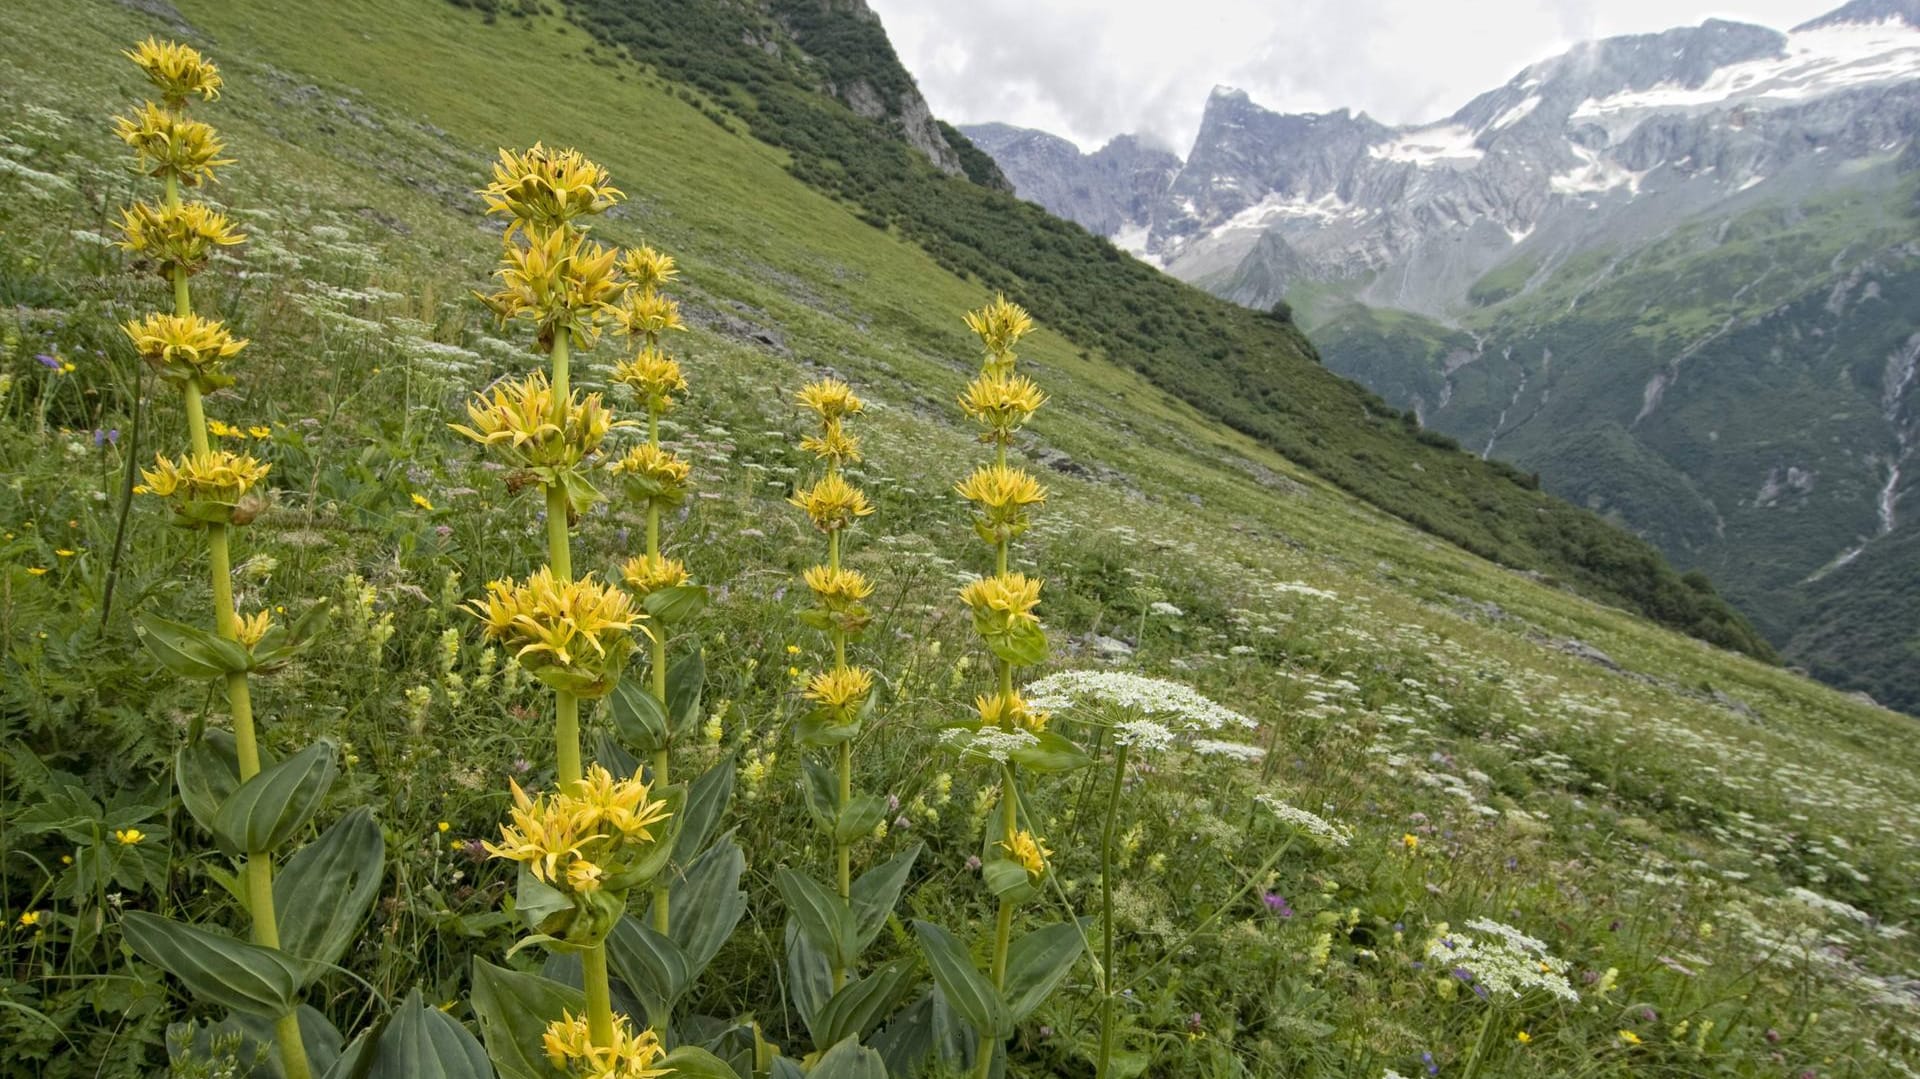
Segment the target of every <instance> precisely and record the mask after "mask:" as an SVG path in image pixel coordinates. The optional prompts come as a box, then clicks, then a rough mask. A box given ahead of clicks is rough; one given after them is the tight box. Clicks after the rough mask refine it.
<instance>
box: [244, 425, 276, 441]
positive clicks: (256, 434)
mask: <svg viewBox="0 0 1920 1079" xmlns="http://www.w3.org/2000/svg"><path fill="white" fill-rule="evenodd" d="M247 434H248V435H249V436H251V437H253V438H259V439H268V438H272V437H273V428H271V427H269V426H267V425H266V424H264V423H256V424H252V425H251V426H249V427H248V428H247Z"/></svg>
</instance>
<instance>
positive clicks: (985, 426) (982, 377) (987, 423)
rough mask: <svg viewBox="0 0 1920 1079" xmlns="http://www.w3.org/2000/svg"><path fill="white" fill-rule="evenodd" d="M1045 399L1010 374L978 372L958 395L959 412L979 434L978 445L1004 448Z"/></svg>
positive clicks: (1035, 386) (1031, 384)
mask: <svg viewBox="0 0 1920 1079" xmlns="http://www.w3.org/2000/svg"><path fill="white" fill-rule="evenodd" d="M1046 403H1047V395H1046V394H1044V393H1042V392H1041V391H1040V386H1039V384H1038V383H1036V382H1034V381H1033V380H1032V379H1030V378H1028V377H1026V376H1025V375H1016V374H1014V373H1013V372H1012V371H982V372H981V373H980V374H979V376H978V377H976V378H975V379H974V380H973V381H972V382H969V383H967V390H966V392H965V393H963V394H961V395H960V409H961V411H963V412H965V413H966V414H967V416H968V417H970V418H971V419H972V420H973V421H974V422H976V423H978V424H979V425H980V426H981V428H982V430H981V432H980V441H982V442H986V443H998V444H1000V445H1007V444H1009V443H1011V442H1012V441H1013V433H1014V432H1015V431H1018V430H1019V429H1020V428H1021V427H1022V426H1024V425H1025V424H1026V422H1027V421H1028V420H1030V419H1032V418H1033V414H1034V413H1035V412H1038V411H1039V410H1040V406H1041V405H1044V404H1046Z"/></svg>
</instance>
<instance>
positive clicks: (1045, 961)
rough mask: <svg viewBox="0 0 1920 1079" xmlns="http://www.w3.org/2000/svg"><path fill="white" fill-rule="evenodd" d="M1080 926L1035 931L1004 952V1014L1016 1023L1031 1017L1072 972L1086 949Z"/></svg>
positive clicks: (1069, 925)
mask: <svg viewBox="0 0 1920 1079" xmlns="http://www.w3.org/2000/svg"><path fill="white" fill-rule="evenodd" d="M1080 933H1081V927H1079V926H1077V925H1075V924H1074V923H1072V922H1061V923H1059V924H1057V925H1050V926H1047V927H1045V928H1043V929H1036V930H1034V931H1033V932H1031V933H1028V934H1027V935H1026V936H1024V937H1021V938H1020V939H1019V940H1016V941H1014V942H1013V945H1012V946H1011V947H1010V948H1009V949H1008V950H1007V988H1006V1000H1007V1015H1008V1018H1009V1019H1011V1020H1012V1021H1013V1022H1015V1023H1018V1022H1020V1021H1021V1020H1023V1019H1025V1018H1026V1017H1027V1016H1029V1015H1032V1014H1033V1012H1034V1009H1036V1008H1038V1007H1040V1004H1041V1002H1042V1001H1044V1000H1046V999H1047V997H1048V996H1049V995H1051V994H1052V993H1053V991H1054V990H1055V989H1057V988H1059V986H1060V983H1061V982H1063V981H1065V980H1066V977H1067V974H1068V973H1069V972H1071V971H1072V970H1073V964H1074V962H1075V961H1076V960H1078V959H1079V958H1080V953H1081V952H1082V951H1083V950H1085V947H1086V940H1085V938H1083V937H1082V936H1081V935H1080Z"/></svg>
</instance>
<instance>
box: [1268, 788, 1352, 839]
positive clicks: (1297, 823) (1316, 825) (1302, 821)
mask: <svg viewBox="0 0 1920 1079" xmlns="http://www.w3.org/2000/svg"><path fill="white" fill-rule="evenodd" d="M1255 800H1256V801H1258V802H1259V803H1260V804H1261V805H1263V806H1266V807H1267V808H1268V809H1270V810H1272V811H1273V815H1274V816H1276V817H1279V818H1280V820H1281V823H1283V824H1290V825H1292V826H1293V827H1295V828H1298V829H1300V830H1301V831H1303V832H1305V833H1307V835H1308V837H1310V838H1311V839H1313V840H1314V841H1315V842H1317V843H1320V844H1321V845H1323V846H1328V847H1344V846H1347V845H1348V844H1350V843H1352V842H1353V831H1352V829H1350V828H1347V827H1345V826H1343V825H1339V824H1335V823H1333V822H1332V821H1330V820H1327V819H1326V818H1325V817H1322V816H1319V815H1318V814H1315V813H1309V812H1307V811H1306V810H1304V809H1300V808H1298V807H1296V806H1290V805H1288V804H1287V803H1285V802H1283V801H1281V800H1280V799H1278V798H1275V797H1274V796H1273V795H1271V794H1262V795H1257V796H1256V798H1255Z"/></svg>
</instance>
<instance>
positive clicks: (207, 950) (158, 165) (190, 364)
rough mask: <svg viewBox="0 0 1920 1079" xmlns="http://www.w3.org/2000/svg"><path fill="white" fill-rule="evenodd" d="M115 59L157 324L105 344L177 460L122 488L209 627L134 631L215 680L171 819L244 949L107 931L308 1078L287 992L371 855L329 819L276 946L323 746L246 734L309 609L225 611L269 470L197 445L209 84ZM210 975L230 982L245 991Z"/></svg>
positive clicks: (298, 869)
mask: <svg viewBox="0 0 1920 1079" xmlns="http://www.w3.org/2000/svg"><path fill="white" fill-rule="evenodd" d="M125 55H126V56H127V58H128V59H130V60H131V61H133V63H134V64H135V65H136V66H137V67H139V68H140V70H141V71H142V72H143V73H144V74H145V75H146V77H147V79H148V81H149V82H150V83H151V84H152V85H153V86H154V87H155V88H157V89H158V90H159V92H160V96H161V100H160V101H159V102H154V101H147V102H145V103H143V104H142V105H141V106H140V107H139V108H137V109H135V110H133V111H132V112H131V113H130V114H129V115H126V116H122V117H119V118H117V119H116V121H115V128H116V133H117V134H118V135H119V137H120V138H121V140H122V141H124V142H125V143H126V144H127V146H128V147H129V148H130V149H131V150H132V151H133V154H134V157H135V160H136V162H137V168H138V170H139V171H140V172H141V173H143V174H144V175H147V176H150V177H152V178H154V179H157V180H159V181H160V186H161V198H160V201H159V202H158V203H157V204H155V203H150V202H145V201H142V202H136V203H134V204H133V205H132V206H129V207H127V208H126V209H125V210H124V211H123V213H122V216H121V229H122V231H123V233H124V234H125V239H124V240H123V242H122V245H121V246H122V247H124V248H125V249H127V250H128V251H131V252H132V253H133V254H134V255H135V256H136V258H137V259H138V260H140V261H141V262H142V263H144V264H145V265H147V266H149V267H151V268H152V270H153V271H154V272H155V273H156V274H157V275H158V276H159V277H160V278H161V279H162V280H163V281H165V282H166V284H167V286H168V288H169V291H170V292H171V293H172V301H173V303H172V307H173V311H172V313H171V314H166V313H154V314H149V315H146V316H143V317H140V318H136V319H133V320H130V321H129V322H127V323H126V324H125V325H124V326H123V327H122V329H123V330H124V331H125V333H126V335H127V337H128V339H129V340H130V341H131V342H132V344H133V347H134V349H135V351H137V352H138V353H139V355H140V357H141V359H142V360H143V361H145V362H146V363H147V364H148V365H149V366H151V367H152V368H153V369H154V370H155V371H156V372H157V373H158V374H159V376H160V378H161V380H162V381H163V382H164V383H166V384H170V385H172V386H174V387H175V388H177V389H178V390H179V392H180V395H181V401H182V404H183V408H184V411H185V414H186V420H187V442H188V447H189V449H188V451H187V452H186V453H185V454H182V455H180V456H177V457H168V456H165V455H156V456H155V460H154V467H153V468H152V469H150V470H147V469H143V470H142V476H143V478H144V480H145V483H143V484H142V485H141V486H140V487H139V488H138V490H140V491H141V492H143V493H147V494H152V495H154V496H157V497H159V498H161V499H163V500H165V501H167V502H168V503H169V505H170V507H171V508H172V510H173V514H174V519H175V521H176V523H178V524H180V525H183V526H186V527H189V528H193V529H196V530H199V531H201V532H204V533H205V534H206V538H207V562H208V571H209V577H210V584H211V589H212V596H213V625H214V629H213V632H211V633H209V632H207V631H205V630H203V629H200V628H198V627H195V626H191V625H187V624H184V623H178V622H171V621H167V620H165V619H159V618H153V617H149V616H142V617H141V618H139V619H138V628H139V631H140V635H141V638H142V640H143V642H144V643H145V644H146V645H147V647H148V649H149V650H150V651H151V652H152V653H153V654H154V655H155V657H156V658H158V659H159V660H160V661H161V662H162V663H163V664H164V665H165V666H166V667H167V668H168V669H169V670H171V671H173V672H174V673H176V674H179V675H182V676H184V677H188V678H194V679H212V678H217V679H219V680H220V681H221V682H222V683H223V685H224V688H225V690H226V702H227V711H228V716H229V719H230V722H231V725H232V729H231V734H230V736H229V735H228V734H227V732H216V731H208V730H206V729H205V726H204V723H203V722H201V721H196V722H195V724H194V727H193V730H192V736H191V738H190V741H189V744H188V745H187V746H186V747H185V748H183V749H182V750H181V751H180V754H179V756H178V758H177V761H176V770H177V773H178V780H179V785H180V793H181V800H182V802H183V803H184V804H185V805H186V807H187V809H188V811H189V812H190V813H191V814H192V815H193V817H194V818H195V819H196V820H197V821H199V822H200V823H201V824H202V825H203V826H204V827H206V828H207V829H208V830H209V831H211V832H212V833H213V834H214V836H215V838H216V839H217V840H219V842H220V845H221V846H222V848H224V849H225V850H226V851H227V852H228V853H230V854H232V855H234V856H236V857H237V858H238V859H239V860H240V862H241V864H242V871H241V879H242V881H243V882H244V886H245V890H246V891H245V896H246V909H247V913H248V917H249V921H250V932H249V936H250V943H243V942H240V941H238V940H235V939H233V938H231V937H227V936H225V935H223V934H220V933H217V932H214V931H211V930H207V929H202V928H198V927H194V926H190V925H186V924H184V923H180V922H174V921H172V920H169V919H165V918H160V917H156V916H153V915H149V914H143V913H137V912H136V913H129V914H128V915H127V916H126V918H125V921H124V923H123V927H124V930H125V933H126V936H127V939H128V942H129V943H130V944H131V945H132V946H133V948H134V950H135V951H136V952H138V953H139V954H140V955H141V956H142V957H144V958H146V959H148V960H150V961H152V962H154V963H155V964H156V965H158V966H160V967H162V968H163V969H166V970H168V971H169V972H171V973H173V974H174V975H175V976H177V977H179V978H180V979H181V980H182V981H183V982H185V983H187V985H188V986H189V987H190V988H192V989H193V990H194V991H195V992H196V993H197V994H199V995H200V996H202V997H204V998H207V999H209V1000H211V1001H213V1002H215V1003H220V1004H225V1005H226V1006H228V1007H230V1008H233V1009H235V1010H237V1011H246V1012H251V1013H253V1014H256V1015H260V1016H263V1017H265V1018H267V1019H270V1020H271V1021H272V1022H273V1030H274V1041H275V1047H276V1051H277V1055H278V1058H279V1063H280V1070H281V1072H282V1073H283V1074H284V1075H285V1076H287V1077H288V1079H307V1077H308V1076H310V1075H311V1074H312V1069H311V1066H310V1064H309V1061H308V1059H307V1053H306V1048H305V1045H304V1042H303V1037H302V1033H301V1022H300V1018H299V1014H298V1006H299V994H300V992H301V990H302V989H303V988H304V986H305V985H306V983H307V982H309V981H311V980H312V978H313V977H314V976H316V975H317V973H318V972H319V971H320V970H322V969H324V968H325V966H326V965H327V964H331V963H334V962H336V961H337V960H338V959H339V957H340V955H341V953H342V952H344V950H345V947H346V945H347V943H349V942H350V940H351V938H352V935H353V933H354V931H355V928H356V927H357V925H358V923H359V920H360V919H361V918H362V917H364V915H365V913H366V910H367V908H368V905H369V904H370V903H371V901H372V895H373V892H374V891H375V890H376V887H375V886H376V885H377V881H378V879H379V872H380V866H381V864H382V857H383V844H382V843H381V840H380V836H379V830H378V828H377V827H376V826H375V825H374V824H373V822H372V819H371V817H370V816H369V815H368V814H367V813H366V812H365V811H364V810H363V811H359V812H357V813H354V814H349V815H348V816H347V817H345V818H343V819H342V820H341V821H339V822H337V823H336V824H335V825H334V826H333V827H331V828H329V829H327V830H326V832H325V833H323V834H322V836H321V837H320V838H319V839H318V840H316V842H315V844H314V845H315V846H316V847H324V848H326V854H327V856H328V857H329V858H331V859H334V862H333V864H334V865H335V866H337V867H342V868H339V869H336V870H334V871H331V872H328V871H325V870H319V869H317V868H316V866H318V865H319V864H320V863H321V861H322V859H320V858H317V857H316V858H314V859H301V858H298V857H296V858H295V859H294V860H293V861H291V862H290V863H289V873H290V874H291V877H292V890H293V891H294V892H296V893H298V894H300V895H301V899H302V902H303V903H305V904H307V905H308V906H307V908H306V909H304V910H302V911H300V912H297V913H296V915H295V916H294V917H293V918H292V919H291V921H290V923H289V925H290V927H291V928H290V931H289V932H288V933H287V934H285V935H284V936H283V933H282V923H281V917H280V912H279V910H278V908H277V906H276V901H277V900H276V895H275V886H274V855H275V852H276V850H277V849H278V848H280V847H282V846H284V845H286V844H287V843H288V841H289V840H291V839H292V838H293V837H294V836H295V835H298V834H300V833H302V832H303V831H304V830H305V828H306V825H307V824H308V822H309V821H310V820H311V819H312V817H313V815H314V814H315V813H316V812H317V811H318V810H319V808H320V806H321V804H322V803H323V802H324V800H325V797H326V793H327V789H328V788H329V787H330V786H331V783H332V779H333V776H334V769H335V761H334V748H333V746H331V745H330V744H327V743H324V742H322V743H317V744H315V745H313V746H309V747H308V748H307V749H305V750H302V751H300V752H299V753H296V754H294V755H292V756H290V757H288V758H286V759H284V760H281V761H278V762H274V761H271V760H267V759H266V755H265V754H264V753H263V751H262V749H261V745H260V737H259V732H258V730H257V728H256V724H255V720H254V714H253V697H252V688H251V683H250V676H251V675H253V674H255V673H267V672H271V671H273V670H275V669H277V668H279V667H281V666H284V665H285V664H286V663H287V662H289V661H290V660H291V659H292V658H293V657H294V656H295V655H296V654H297V653H298V652H299V651H301V650H302V649H303V648H304V647H305V646H306V644H307V643H308V642H309V640H310V638H311V634H312V632H313V630H314V629H315V628H316V627H317V626H318V624H319V622H320V620H321V618H322V617H324V611H325V607H324V605H321V604H316V605H315V606H313V607H312V608H310V609H309V611H308V612H307V613H306V614H305V615H303V616H301V617H300V618H299V619H297V620H296V621H295V622H294V623H293V624H291V625H276V624H275V623H274V621H273V618H272V615H271V613H270V612H269V611H266V610H262V611H259V612H257V613H254V614H250V615H242V614H241V612H240V611H239V610H238V608H237V607H236V605H235V602H234V579H233V552H232V534H233V531H234V530H235V529H237V528H240V527H243V526H245V525H246V524H247V523H248V522H250V521H252V520H253V519H254V517H255V516H256V515H257V514H258V513H259V512H260V511H261V509H262V508H263V506H264V505H265V499H264V497H263V495H264V493H263V491H262V490H261V486H262V484H263V483H264V481H265V480H266V478H267V475H268V473H269V471H270V470H271V466H270V465H269V464H267V463H265V462H262V461H259V460H256V459H255V458H254V457H253V456H251V455H249V454H243V453H234V452H231V451H228V450H222V449H215V448H214V447H213V446H212V444H211V443H210V441H209V427H210V424H209V421H208V419H207V409H206V401H205V399H206V396H207V395H209V394H212V393H214V392H216V391H218V390H221V389H224V388H226V387H228V386H231V385H233V384H234V381H235V379H234V376H233V375H232V374H230V373H229V372H228V370H227V368H228V365H229V363H230V362H231V361H232V360H233V359H234V357H235V356H236V355H238V354H239V353H240V352H241V350H242V349H243V348H244V347H245V346H246V344H247V342H246V341H245V340H242V339H240V338H237V337H235V336H233V334H232V333H231V332H230V331H229V330H228V328H227V326H226V325H225V323H223V322H222V321H220V320H218V319H214V318H209V317H206V316H203V315H200V314H197V313H196V312H195V311H194V305H193V293H192V286H191V279H192V278H193V277H194V276H195V275H196V274H198V273H200V272H201V271H202V270H203V269H205V268H206V265H207V263H208V261H209V260H210V259H211V257H212V255H213V253H214V252H215V251H216V250H218V249H220V248H223V247H229V246H233V245H235V244H239V243H241V242H243V240H244V237H242V236H241V235H240V234H239V233H238V232H237V231H236V230H235V228H234V227H233V225H232V223H231V222H230V221H229V220H228V219H227V217H226V216H225V215H224V214H222V213H220V212H219V211H217V210H215V209H214V208H213V207H211V206H209V205H208V204H206V203H204V202H199V201H190V200H188V199H186V198H184V197H183V196H184V194H185V193H186V192H188V191H195V190H199V189H201V188H202V187H203V186H205V185H207V184H209V183H211V182H213V180H214V179H215V174H216V172H217V170H218V169H219V168H220V167H222V166H224V165H228V164H231V163H232V162H231V161H230V160H229V159H227V158H225V157H223V156H222V154H223V152H224V150H225V146H224V145H223V143H222V142H221V140H220V137H219V136H218V134H216V133H215V131H214V129H213V128H212V127H210V126H208V125H207V124H205V123H203V122H201V121H199V120H194V119H191V118H190V117H189V116H188V115H187V111H186V110H187V105H188V103H189V102H190V101H191V100H193V99H194V98H199V99H201V100H203V101H211V100H214V99H215V98H217V97H218V96H219V94H220V89H221V85H222V80H221V77H220V74H219V71H218V69H217V68H216V67H215V65H213V64H212V63H210V62H208V61H207V60H206V58H205V57H203V56H202V55H201V54H200V53H199V52H198V51H196V50H194V49H192V48H189V47H187V46H184V45H179V44H175V43H172V42H167V43H162V42H160V41H158V40H156V39H153V38H149V39H147V40H146V41H145V42H143V43H142V44H140V45H139V46H137V47H135V48H134V49H131V50H128V51H127V52H126V54H125ZM263 766H264V767H263ZM283 945H284V947H283ZM223 964H225V966H224V967H223ZM223 969H224V970H227V971H231V970H234V969H244V970H246V971H248V973H249V975H250V976H251V980H243V979H236V978H234V977H232V976H230V975H229V974H224V973H222V970H223ZM316 1018H317V1013H316ZM318 1021H319V1022H322V1023H324V1022H325V1020H324V1019H319V1020H318Z"/></svg>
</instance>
